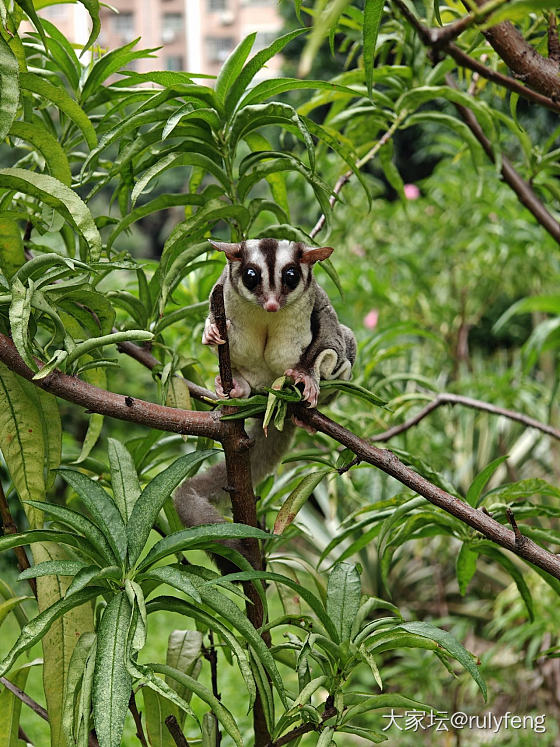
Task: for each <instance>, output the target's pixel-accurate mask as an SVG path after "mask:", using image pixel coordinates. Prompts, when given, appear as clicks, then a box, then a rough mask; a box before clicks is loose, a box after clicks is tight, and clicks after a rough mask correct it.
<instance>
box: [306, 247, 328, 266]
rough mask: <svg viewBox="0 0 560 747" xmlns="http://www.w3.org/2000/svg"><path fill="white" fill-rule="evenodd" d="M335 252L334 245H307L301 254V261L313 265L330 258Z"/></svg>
mask: <svg viewBox="0 0 560 747" xmlns="http://www.w3.org/2000/svg"><path fill="white" fill-rule="evenodd" d="M333 252H334V249H333V248H332V246H318V247H315V246H306V247H305V248H304V250H303V254H302V256H301V261H302V262H304V263H305V264H306V265H313V264H315V262H321V261H322V260H324V259H328V257H330V256H331V254H332V253H333Z"/></svg>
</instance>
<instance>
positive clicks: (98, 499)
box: [58, 468, 127, 567]
mask: <svg viewBox="0 0 560 747" xmlns="http://www.w3.org/2000/svg"><path fill="white" fill-rule="evenodd" d="M58 473H59V474H60V476H61V477H62V479H63V480H65V481H66V482H67V483H68V485H70V487H71V488H73V489H74V490H75V491H76V493H77V494H78V495H79V496H80V498H81V500H82V502H83V504H84V506H85V507H86V509H87V510H88V512H89V514H90V515H91V517H92V519H93V522H94V523H95V524H96V526H97V527H99V529H100V530H101V532H102V533H103V534H104V536H105V537H106V539H107V541H108V543H109V545H110V546H111V549H112V550H113V552H114V553H115V556H116V557H117V558H119V559H120V561H121V563H122V564H123V567H124V563H125V560H126V550H127V538H126V530H125V525H124V521H123V519H122V517H121V514H120V513H119V510H118V508H117V506H116V505H115V503H114V502H113V500H112V499H111V497H110V496H109V495H108V494H107V493H106V492H105V490H103V488H102V487H101V485H100V484H99V483H97V482H95V481H94V480H92V479H91V478H89V477H86V475H84V474H83V473H82V472H77V471H76V470H71V469H67V468H60V469H59V470H58Z"/></svg>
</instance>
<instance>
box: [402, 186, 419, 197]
mask: <svg viewBox="0 0 560 747" xmlns="http://www.w3.org/2000/svg"><path fill="white" fill-rule="evenodd" d="M404 196H405V197H406V199H407V200H417V199H418V198H419V197H420V190H419V189H418V187H417V186H416V184H405V185H404Z"/></svg>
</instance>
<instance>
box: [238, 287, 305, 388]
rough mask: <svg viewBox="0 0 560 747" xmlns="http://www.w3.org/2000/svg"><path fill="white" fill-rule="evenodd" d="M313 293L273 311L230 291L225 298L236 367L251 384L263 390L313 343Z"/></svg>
mask: <svg viewBox="0 0 560 747" xmlns="http://www.w3.org/2000/svg"><path fill="white" fill-rule="evenodd" d="M310 295H311V294H308V293H307V294H304V296H303V297H302V298H300V299H298V300H297V301H296V302H295V303H294V304H293V305H291V306H288V307H285V308H283V309H281V310H280V311H276V312H269V311H265V310H264V309H263V308H261V307H260V306H258V305H257V304H252V303H249V302H248V301H246V300H245V299H244V298H241V297H240V296H239V295H238V294H237V293H226V294H225V298H224V303H225V310H226V317H227V318H228V319H229V320H230V322H231V326H230V328H229V330H228V338H229V346H230V356H231V364H232V368H233V369H234V375H235V371H237V372H238V373H239V374H240V375H241V376H242V377H243V378H244V379H245V380H246V381H247V382H248V383H249V385H250V386H251V390H252V391H258V390H262V389H263V388H264V387H268V386H270V385H271V384H272V382H273V381H274V379H277V378H278V377H279V376H282V374H283V373H284V371H285V370H286V369H287V368H293V367H294V366H296V365H297V363H298V362H299V360H300V358H301V355H302V353H303V351H304V350H305V349H306V348H307V346H308V345H309V343H310V342H311V309H312V306H313V299H312V298H310V297H309V296H310Z"/></svg>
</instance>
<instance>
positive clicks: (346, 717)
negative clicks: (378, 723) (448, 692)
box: [341, 693, 432, 724]
mask: <svg viewBox="0 0 560 747" xmlns="http://www.w3.org/2000/svg"><path fill="white" fill-rule="evenodd" d="M378 708H404V709H406V710H410V711H419V710H421V711H428V712H429V711H431V710H432V709H431V707H430V706H427V705H426V704H425V703H421V702H420V701H419V700H412V698H407V697H406V696H404V695H399V694H398V693H386V694H382V695H372V696H371V697H369V698H364V699H363V700H362V701H361V702H359V703H356V704H355V705H350V706H349V707H348V709H346V710H345V711H344V714H343V715H342V719H341V723H342V724H347V723H348V722H349V721H352V720H353V719H355V718H356V716H359V715H361V714H362V713H368V712H369V711H373V710H377V709H378Z"/></svg>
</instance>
